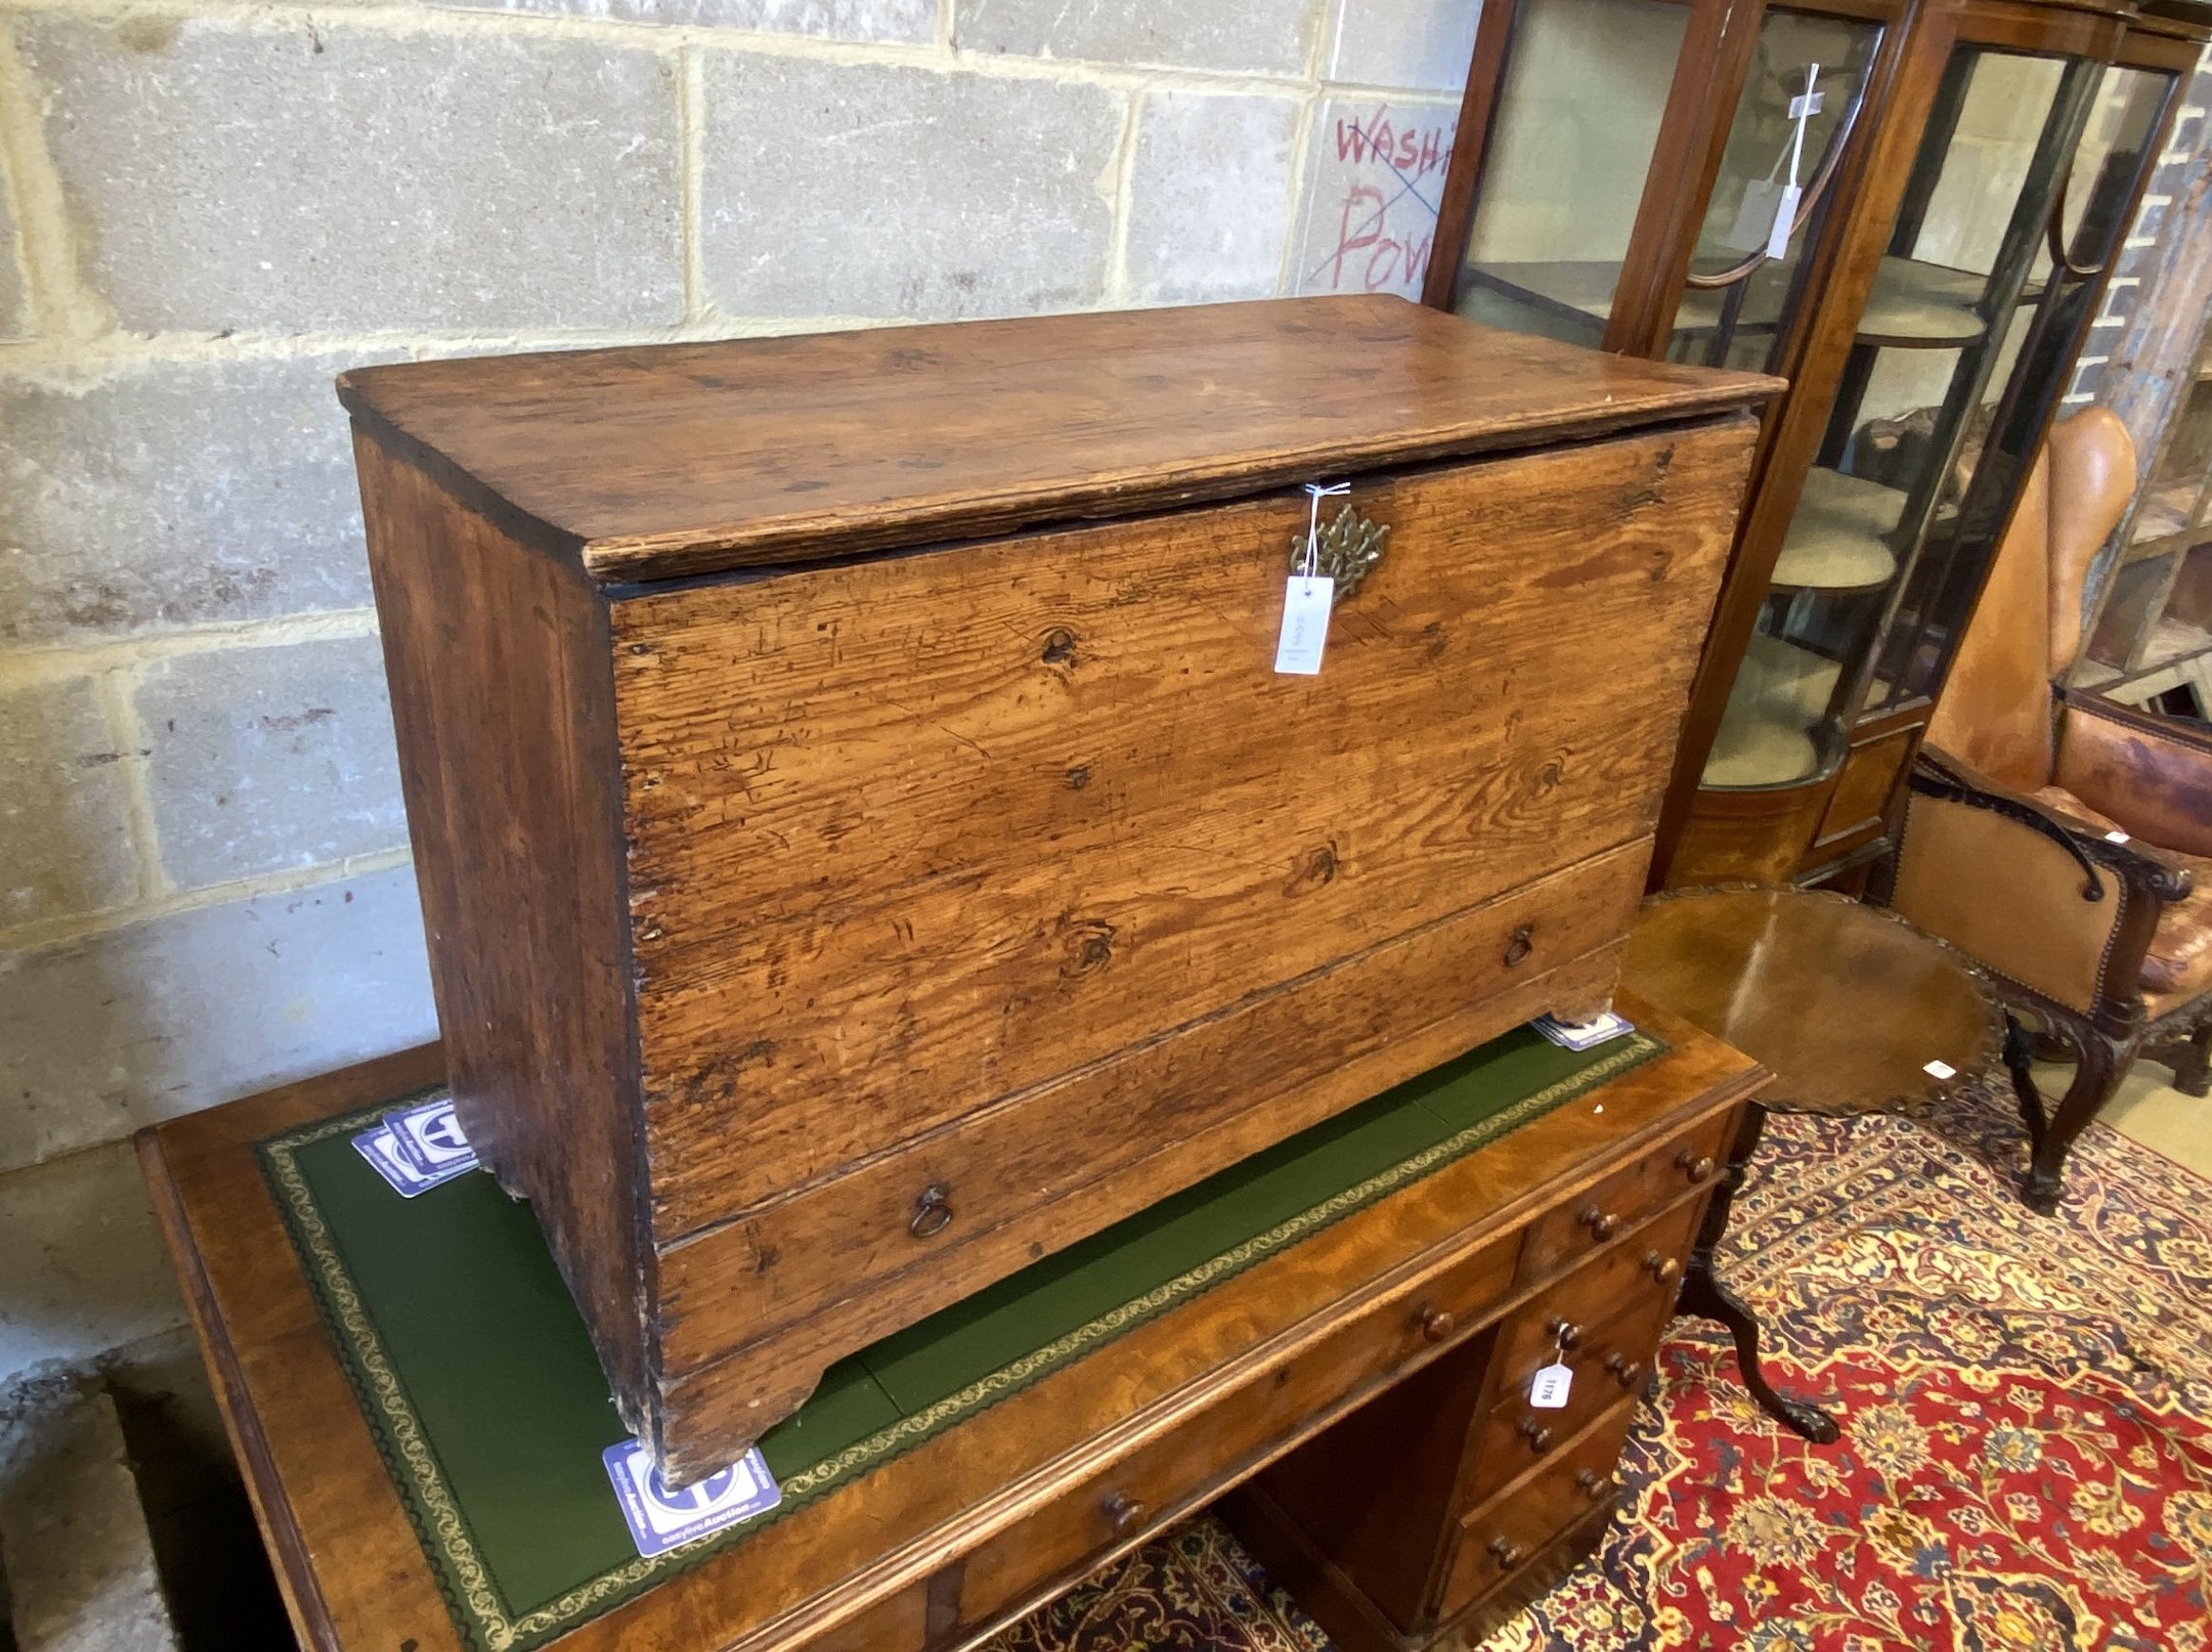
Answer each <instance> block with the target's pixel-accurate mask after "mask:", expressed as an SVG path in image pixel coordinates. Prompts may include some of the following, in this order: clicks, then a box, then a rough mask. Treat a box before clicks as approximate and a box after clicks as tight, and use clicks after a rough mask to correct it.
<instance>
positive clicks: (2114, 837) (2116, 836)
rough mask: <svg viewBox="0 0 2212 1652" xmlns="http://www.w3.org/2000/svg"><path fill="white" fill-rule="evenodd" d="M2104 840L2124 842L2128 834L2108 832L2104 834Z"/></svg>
mask: <svg viewBox="0 0 2212 1652" xmlns="http://www.w3.org/2000/svg"><path fill="white" fill-rule="evenodd" d="M2105 841H2106V842H2107V843H2125V842H2127V841H2128V834H2127V833H2125V832H2118V831H2114V832H2108V833H2106V834H2105Z"/></svg>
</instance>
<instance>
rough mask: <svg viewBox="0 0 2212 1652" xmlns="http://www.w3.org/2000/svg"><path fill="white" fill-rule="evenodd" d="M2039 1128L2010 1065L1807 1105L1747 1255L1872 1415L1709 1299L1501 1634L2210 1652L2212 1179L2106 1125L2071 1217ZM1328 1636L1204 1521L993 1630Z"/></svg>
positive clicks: (1276, 1648)
mask: <svg viewBox="0 0 2212 1652" xmlns="http://www.w3.org/2000/svg"><path fill="white" fill-rule="evenodd" d="M2205 1121H2206V1128H2207V1129H2212V1103H2207V1104H2206V1115H2205ZM2024 1154H2025V1146H2024V1142H2023V1138H2022V1134H2021V1130H2020V1126H2019V1123H2018V1120H2017V1117H2016V1116H2015V1114H2014V1113H2013V1111H2012V1107H2011V1098H2010V1093H2009V1091H2001V1092H2000V1091H1999V1090H1997V1089H1994V1088H1983V1089H1981V1090H1978V1091H1976V1092H1973V1093H1969V1094H1966V1095H1963V1096H1961V1097H1960V1098H1957V1099H1956V1100H1954V1101H1953V1102H1951V1103H1950V1104H1948V1105H1947V1106H1946V1107H1945V1108H1943V1109H1942V1110H1940V1111H1939V1112H1936V1113H1933V1114H1931V1115H1928V1116H1926V1117H1922V1118H1921V1119H1918V1120H1906V1119H1903V1118H1893V1117H1883V1118H1866V1119H1853V1120H1834V1119H1825V1118H1809V1117H1783V1116H1777V1117H1775V1119H1774V1121H1773V1124H1772V1126H1771V1128H1770V1129H1769V1131H1768V1134H1767V1138H1766V1142H1765V1143H1764V1145H1763V1146H1762V1147H1761V1149H1760V1152H1759V1156H1758V1157H1757V1159H1756V1160H1755V1161H1754V1164H1753V1176H1752V1180H1751V1181H1750V1183H1749V1184H1748V1185H1747V1186H1746V1188H1745V1190H1744V1192H1743V1195H1742V1197H1741V1198H1739V1199H1738V1201H1737V1204H1736V1218H1735V1222H1734V1227H1733V1230H1732V1233H1731V1249H1732V1254H1731V1255H1730V1256H1729V1258H1728V1263H1727V1267H1726V1269H1725V1272H1726V1276H1727V1278H1728V1279H1729V1280H1730V1282H1731V1283H1732V1284H1733V1285H1734V1286H1735V1287H1736V1288H1737V1289H1738V1290H1739V1291H1740V1292H1741V1293H1742V1294H1743V1295H1744V1296H1745V1297H1746V1298H1747V1299H1748V1300H1749V1301H1750V1302H1751V1303H1752V1304H1753V1306H1754V1307H1755V1308H1756V1309H1757V1310H1758V1311H1759V1313H1760V1315H1761V1317H1762V1319H1763V1320H1764V1322H1765V1323H1766V1325H1767V1329H1768V1337H1769V1340H1768V1350H1769V1361H1768V1368H1769V1371H1770V1373H1771V1375H1772V1376H1773V1378H1774V1380H1776V1382H1777V1383H1779V1384H1780V1385H1781V1386H1782V1387H1784V1388H1785V1389H1789V1390H1792V1391H1794V1392H1796V1393H1799V1394H1801V1395H1804V1396H1806V1397H1807V1398H1809V1399H1815V1400H1818V1401H1819V1402H1821V1403H1823V1404H1826V1405H1828V1406H1830V1407H1831V1408H1833V1409H1835V1410H1836V1411H1837V1412H1838V1414H1839V1416H1840V1417H1841V1418H1842V1420H1843V1423H1844V1437H1843V1439H1842V1440H1841V1441H1839V1442H1838V1443H1837V1444H1836V1445H1834V1446H1831V1447H1827V1448H1821V1447H1815V1446H1810V1445H1808V1444H1807V1443H1806V1442H1804V1441H1803V1440H1800V1439H1799V1438H1797V1437H1796V1436H1794V1435H1791V1434H1789V1433H1786V1432H1785V1431H1783V1430H1781V1429H1779V1428H1777V1427H1776V1426H1775V1425H1774V1424H1773V1423H1772V1422H1771V1420H1769V1419H1768V1417H1766V1416H1765V1415H1764V1414H1763V1413H1761V1412H1760V1411H1758V1410H1757V1409H1756V1408H1755V1407H1753V1405H1752V1403H1751V1401H1750V1399H1749V1397H1748V1396H1747V1395H1746V1394H1745V1393H1744V1390H1743V1388H1742V1387H1741V1385H1740V1384H1739V1383H1738V1382H1737V1380H1736V1368H1735V1357H1734V1352H1733V1350H1732V1348H1731V1347H1730V1345H1729V1343H1728V1342H1727V1340H1726V1338H1725V1337H1724V1335H1723V1334H1722V1333H1721V1331H1720V1329H1719V1327H1717V1326H1715V1325H1711V1324H1707V1323H1702V1322H1698V1321H1693V1320H1681V1321H1678V1322H1677V1323H1676V1324H1675V1327H1674V1332H1673V1335H1672V1337H1671V1338H1670V1340H1669V1342H1668V1343H1667V1345H1666V1347H1665V1349H1664V1350H1663V1351H1662V1353H1661V1355H1660V1359H1659V1374H1658V1380H1657V1381H1656V1383H1655V1385H1654V1387H1653V1390H1652V1392H1651V1394H1650V1395H1649V1397H1648V1398H1647V1400H1646V1403H1645V1405H1644V1408H1643V1412H1642V1415H1641V1417H1640V1419H1639V1422H1638V1424H1637V1428H1636V1432H1635V1434H1634V1435H1633V1436H1632V1437H1631V1439H1630V1441H1629V1445H1628V1452H1627V1456H1626V1460H1625V1463H1624V1469H1623V1474H1624V1478H1625V1481H1626V1484H1627V1486H1628V1496H1627V1498H1626V1502H1625V1508H1626V1512H1625V1513H1624V1514H1623V1516H1622V1518H1621V1519H1618V1520H1616V1521H1615V1522H1614V1525H1613V1527H1612V1529H1611V1530H1610V1531H1609V1532H1608V1533H1607V1535H1606V1539H1605V1542H1604V1545H1603V1549H1601V1551H1600V1552H1599V1553H1598V1555H1596V1556H1595V1557H1594V1558H1593V1559H1592V1560H1591V1561H1590V1562H1589V1563H1588V1564H1586V1565H1584V1567H1583V1568H1581V1569H1580V1570H1578V1571H1577V1572H1576V1573H1575V1574H1574V1575H1572V1576H1571V1577H1569V1578H1568V1579H1567V1580H1566V1581H1565V1583H1564V1584H1562V1585H1561V1586H1559V1587H1558V1588H1557V1589H1556V1590H1554V1591H1553V1592H1552V1593H1551V1594H1550V1595H1548V1596H1547V1597H1546V1598H1545V1599H1544V1600H1543V1601H1541V1602H1540V1603H1538V1605H1536V1606H1535V1607H1533V1608H1531V1609H1530V1610H1529V1611H1528V1612H1526V1613H1524V1614H1522V1615H1521V1616H1520V1617H1519V1618H1517V1619H1516V1620H1514V1621H1513V1622H1511V1623H1509V1624H1507V1625H1506V1626H1505V1627H1503V1628H1502V1629H1500V1630H1499V1631H1498V1632H1497V1633H1496V1634H1495V1635H1494V1636H1493V1637H1492V1638H1491V1639H1490V1641H1489V1642H1488V1643H1486V1644H1485V1647H1484V1652H1553V1649H1558V1652H1566V1649H1569V1648H1571V1649H1572V1652H1646V1649H1649V1652H1659V1649H1660V1648H1674V1647H1680V1648H1685V1649H1689V1652H1706V1649H1711V1652H1720V1649H1722V1648H1736V1647H1741V1648H1746V1649H1748V1652H1877V1649H1881V1648H1890V1647H1929V1648H1942V1649H1944V1652H2076V1649H2078V1652H2090V1649H2091V1648H2099V1649H2107V1648H2109V1649H2111V1652H2212V1605H2208V1600H2212V1182H2206V1181H2204V1180H2203V1179H2201V1178H2199V1177H2197V1176H2194V1175H2192V1174H2190V1173H2188V1172H2187V1171H2184V1170H2183V1169H2182V1168H2180V1167H2179V1166H2177V1165H2175V1164H2173V1163H2172V1162H2171V1161H2169V1160H2167V1159H2165V1158H2164V1157H2162V1156H2161V1155H2158V1154H2156V1153H2153V1152H2152V1151H2151V1150H2149V1149H2147V1148H2144V1147H2140V1146H2137V1145H2136V1144H2135V1143H2133V1142H2131V1141H2128V1139H2127V1138H2126V1137H2124V1136H2120V1135H2119V1134H2118V1133H2116V1132H2114V1131H2112V1130H2110V1129H2109V1128H2107V1127H2105V1126H2103V1125H2093V1126H2091V1127H2090V1130H2089V1131H2088V1132H2087V1133H2086V1134H2085V1135H2084V1136H2083V1138H2082V1141H2081V1142H2080V1144H2079V1145H2078V1146H2077V1148H2076V1149H2075V1152H2074V1155H2073V1157H2072V1160H2071V1163H2070V1165H2069V1167H2068V1183H2067V1192H2068V1197H2067V1200H2066V1203H2065V1205H2064V1206H2063V1208H2062V1211H2061V1213H2060V1215H2059V1216H2058V1217H2057V1218H2055V1219H2047V1218H2043V1217H2039V1216H2035V1215H2034V1214H2032V1213H2030V1212H2029V1211H2027V1210H2025V1209H2024V1208H2023V1207H2022V1206H2021V1204H2020V1202H2019V1200H2018V1198H2017V1197H2016V1196H2015V1193H2014V1192H2013V1189H2012V1176H2013V1174H2014V1172H2015V1168H2016V1167H2017V1166H2018V1165H2019V1164H2020V1162H2021V1161H2022V1159H2023V1156H2024ZM1328 1644H1329V1643H1328V1640H1327V1637H1326V1636H1324V1635H1323V1634H1322V1632H1321V1630H1320V1629H1319V1627H1317V1626H1316V1625H1315V1624H1313V1623H1312V1621H1311V1620H1309V1619H1307V1618H1306V1617H1305V1616H1304V1614H1303V1613H1302V1612H1301V1611H1300V1610H1299V1609H1298V1606H1297V1605H1296V1603H1295V1602H1293V1601H1292V1600H1291V1599H1290V1598H1289V1597H1288V1596H1287V1595H1285V1594H1284V1593H1283V1592H1282V1591H1281V1590H1279V1589H1277V1588H1275V1587H1274V1586H1272V1585H1271V1584H1270V1583H1269V1581H1268V1579H1267V1577H1266V1574H1265V1572H1264V1571H1262V1570H1261V1569H1260V1568H1259V1567H1258V1565H1257V1564H1256V1563H1255V1562H1254V1561H1253V1560H1252V1559H1251V1558H1250V1557H1249V1556H1248V1555H1247V1554H1246V1553H1245V1552H1244V1550H1243V1549H1240V1548H1239V1547H1238V1545H1237V1543H1236V1540H1235V1539H1234V1538H1233V1537H1232V1536H1231V1535H1230V1534H1229V1533H1228V1531H1227V1530H1225V1529H1224V1528H1223V1527H1222V1526H1221V1525H1220V1524H1219V1523H1218V1522H1216V1521H1212V1520H1200V1521H1198V1522H1196V1523H1194V1524H1192V1525H1190V1526H1187V1527H1184V1528H1181V1529H1179V1530H1175V1531H1172V1532H1170V1533H1168V1534H1167V1535H1165V1536H1164V1537H1162V1538H1161V1539H1159V1540H1158V1541H1156V1542H1154V1543H1152V1544H1149V1545H1147V1546H1146V1547H1145V1548H1144V1549H1141V1550H1139V1551H1138V1552H1137V1553H1136V1554H1134V1556H1132V1557H1131V1558H1130V1559H1128V1560H1127V1561H1125V1562H1123V1563H1121V1564H1119V1565H1117V1566H1115V1567H1113V1568H1108V1569H1106V1570H1105V1571H1102V1572H1100V1573H1099V1574H1097V1576H1095V1577H1093V1578H1091V1579H1089V1580H1088V1581H1086V1582H1085V1583H1084V1584H1083V1585H1081V1586H1079V1587H1078V1588H1077V1589H1075V1590H1074V1591H1072V1592H1071V1593H1070V1594H1068V1595H1067V1596H1066V1597H1064V1598H1063V1599H1061V1600H1060V1601H1059V1602H1057V1603H1055V1604H1054V1605H1051V1606H1049V1607H1046V1608H1044V1609H1043V1610H1041V1611H1040V1612H1038V1613H1037V1614H1036V1615H1035V1616H1033V1617H1031V1618H1030V1619H1028V1620H1027V1621H1025V1622H1024V1623H1022V1624H1019V1625H1017V1626H1016V1627H1015V1628H1013V1629H1011V1630H1009V1631H1007V1632H1006V1634H1004V1635H1003V1636H1002V1637H1001V1638H1000V1640H999V1641H998V1642H997V1643H994V1652H1121V1649H1123V1648H1130V1649H1137V1648H1153V1647H1172V1648H1177V1649H1178V1652H1326V1649H1327V1647H1328Z"/></svg>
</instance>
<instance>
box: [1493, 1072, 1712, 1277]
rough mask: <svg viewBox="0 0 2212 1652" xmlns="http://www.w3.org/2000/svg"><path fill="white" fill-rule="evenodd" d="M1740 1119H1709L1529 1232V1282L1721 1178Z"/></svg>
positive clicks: (1525, 1268)
mask: <svg viewBox="0 0 2212 1652" xmlns="http://www.w3.org/2000/svg"><path fill="white" fill-rule="evenodd" d="M1736 1117H1737V1116H1736V1115H1735V1114H1734V1112H1731V1113H1726V1114H1723V1115H1722V1116H1721V1117H1717V1118H1708V1119H1706V1120H1705V1121H1704V1122H1703V1123H1702V1124H1699V1125H1698V1126H1696V1128H1695V1129H1693V1130H1687V1131H1684V1132H1683V1133H1682V1134H1680V1135H1679V1136H1674V1137H1672V1138H1671V1139H1669V1140H1667V1141H1664V1142H1661V1143H1660V1144H1659V1146H1658V1147H1655V1148H1653V1149H1652V1150H1651V1151H1650V1152H1648V1153H1646V1154H1645V1155H1643V1156H1642V1157H1640V1158H1639V1159H1637V1160H1636V1161H1635V1162H1634V1163H1633V1164H1630V1165H1628V1166H1626V1167H1625V1168H1623V1169H1621V1170H1617V1171H1615V1172H1614V1173H1612V1174H1611V1175H1609V1176H1607V1177H1605V1179H1604V1180H1603V1181H1601V1182H1599V1183H1597V1184H1596V1185H1595V1186H1593V1187H1591V1188H1589V1189H1587V1190H1586V1191H1584V1192H1582V1193H1580V1194H1578V1195H1577V1196H1576V1197H1574V1198H1571V1199H1569V1200H1567V1201H1566V1202H1565V1204H1564V1205H1562V1206H1561V1207H1560V1208H1559V1209H1558V1210H1556V1211H1552V1212H1551V1214H1550V1215H1548V1216H1546V1217H1545V1218H1544V1219H1543V1220H1542V1221H1540V1222H1538V1223H1536V1224H1535V1226H1533V1227H1532V1228H1530V1229H1529V1230H1528V1246H1527V1248H1525V1249H1524V1250H1523V1252H1522V1256H1521V1279H1522V1282H1523V1283H1524V1284H1529V1283H1533V1282H1534V1281H1536V1280H1539V1279H1542V1278H1545V1277H1546V1276H1547V1275H1549V1274H1552V1273H1556V1272H1557V1271H1558V1270H1559V1269H1561V1268H1563V1267H1573V1266H1574V1265H1575V1264H1576V1263H1578V1262H1580V1261H1581V1260H1582V1259H1583V1258H1584V1257H1585V1256H1588V1255H1590V1254H1592V1253H1593V1252H1595V1251H1596V1250H1598V1249H1599V1248H1602V1247H1603V1246H1604V1245H1605V1244H1607V1243H1608V1242H1610V1241H1611V1240H1612V1239H1613V1238H1614V1237H1615V1236H1616V1235H1618V1234H1620V1233H1622V1232H1624V1231H1626V1230H1628V1229H1630V1228H1632V1227H1634V1226H1635V1225H1636V1224H1637V1223H1639V1222H1640V1221H1642V1220H1643V1219H1644V1218H1645V1217H1646V1216H1648V1215H1650V1214H1651V1213H1652V1212H1653V1211H1657V1210H1659V1209H1661V1208H1662V1207H1664V1206H1665V1205H1667V1204H1668V1203H1669V1202H1670V1201H1672V1200H1674V1199H1678V1198H1679V1197H1680V1196H1681V1195H1682V1194H1683V1193H1685V1192H1688V1191H1689V1190H1690V1189H1692V1188H1695V1187H1702V1186H1705V1185H1707V1184H1710V1183H1712V1182H1715V1181H1717V1180H1719V1179H1720V1173H1721V1171H1722V1168H1723V1167H1724V1166H1725V1165H1726V1163H1727V1160H1728V1143H1729V1139H1730V1136H1731V1135H1732V1133H1733V1132H1734V1126H1735V1118H1736Z"/></svg>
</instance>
